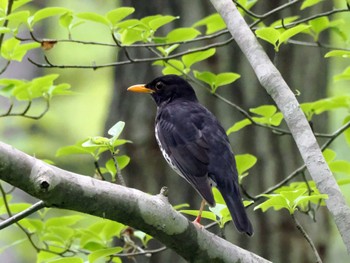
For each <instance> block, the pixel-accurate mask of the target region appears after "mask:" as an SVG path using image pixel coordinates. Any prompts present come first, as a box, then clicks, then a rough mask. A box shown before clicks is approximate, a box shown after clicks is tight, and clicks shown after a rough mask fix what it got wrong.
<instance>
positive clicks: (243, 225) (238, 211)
mask: <svg viewBox="0 0 350 263" xmlns="http://www.w3.org/2000/svg"><path fill="white" fill-rule="evenodd" d="M237 190H238V189H237ZM238 191H239V190H238ZM220 192H221V191H220ZM221 194H222V196H223V198H224V200H225V202H226V205H227V208H228V210H229V211H230V214H231V216H232V219H233V222H234V223H235V226H236V228H237V230H238V231H239V232H245V233H246V234H247V235H249V236H251V235H253V226H252V224H251V223H250V220H249V218H248V215H247V213H246V211H245V208H244V206H243V203H242V200H241V195H240V193H239V192H238V193H221Z"/></svg>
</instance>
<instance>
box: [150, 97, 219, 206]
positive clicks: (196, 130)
mask: <svg viewBox="0 0 350 263" xmlns="http://www.w3.org/2000/svg"><path fill="white" fill-rule="evenodd" d="M174 113H176V114H174ZM205 117H206V111H204V110H203V107H200V106H199V104H197V103H190V102H188V103H181V104H180V103H177V104H169V105H167V107H165V108H162V110H161V111H158V115H157V118H156V133H157V139H158V143H159V144H160V145H161V147H162V148H163V151H165V153H166V154H167V155H168V157H169V158H170V161H171V163H172V165H173V166H174V169H175V170H176V171H177V172H178V173H179V174H180V175H181V176H182V177H184V178H185V179H186V180H187V181H188V182H189V183H190V184H191V185H192V186H193V187H194V188H195V189H196V191H197V192H198V193H199V194H200V195H201V196H202V197H203V198H204V199H205V200H206V202H207V203H208V204H209V205H211V206H214V205H215V201H214V197H213V194H212V191H211V185H210V184H211V182H210V180H209V177H208V165H209V156H208V149H209V146H208V143H207V141H206V139H205V136H203V133H202V130H201V126H202V125H203V118H205Z"/></svg>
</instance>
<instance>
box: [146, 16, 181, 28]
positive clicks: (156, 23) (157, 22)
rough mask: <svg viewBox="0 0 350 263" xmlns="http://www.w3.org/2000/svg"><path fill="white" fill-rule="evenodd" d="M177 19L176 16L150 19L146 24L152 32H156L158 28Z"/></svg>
mask: <svg viewBox="0 0 350 263" xmlns="http://www.w3.org/2000/svg"><path fill="white" fill-rule="evenodd" d="M178 18H179V17H176V16H160V15H159V16H157V17H156V18H154V19H152V20H151V21H149V22H148V25H149V26H150V28H151V29H152V30H154V31H156V30H157V29H158V28H160V27H162V26H164V25H166V24H168V23H170V22H172V21H174V20H175V19H178Z"/></svg>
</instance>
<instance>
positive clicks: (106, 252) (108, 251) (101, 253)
mask: <svg viewBox="0 0 350 263" xmlns="http://www.w3.org/2000/svg"><path fill="white" fill-rule="evenodd" d="M122 251H123V248H122V247H113V248H105V249H101V250H97V251H94V252H92V253H91V254H90V255H89V256H88V259H89V263H94V262H95V261H96V260H98V259H100V258H106V257H108V256H111V255H114V254H118V253H120V252H122Z"/></svg>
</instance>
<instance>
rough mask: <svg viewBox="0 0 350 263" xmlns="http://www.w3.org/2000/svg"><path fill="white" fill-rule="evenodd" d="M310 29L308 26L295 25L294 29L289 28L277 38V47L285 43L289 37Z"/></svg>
mask: <svg viewBox="0 0 350 263" xmlns="http://www.w3.org/2000/svg"><path fill="white" fill-rule="evenodd" d="M308 28H310V26H307V25H297V26H295V27H292V28H289V29H287V30H285V31H284V32H282V33H281V34H280V36H279V39H278V40H279V41H278V46H280V45H281V44H282V43H284V42H286V41H287V40H288V39H290V38H291V37H293V36H295V35H297V34H299V33H301V32H303V31H305V30H306V29H308Z"/></svg>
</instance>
